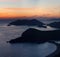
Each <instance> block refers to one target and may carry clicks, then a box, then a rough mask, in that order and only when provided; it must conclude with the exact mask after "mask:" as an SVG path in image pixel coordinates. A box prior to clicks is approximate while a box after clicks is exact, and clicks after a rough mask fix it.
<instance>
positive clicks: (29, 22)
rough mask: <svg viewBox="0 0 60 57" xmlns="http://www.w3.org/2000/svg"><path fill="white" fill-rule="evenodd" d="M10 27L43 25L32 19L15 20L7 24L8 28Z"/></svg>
mask: <svg viewBox="0 0 60 57" xmlns="http://www.w3.org/2000/svg"><path fill="white" fill-rule="evenodd" d="M11 25H15V26H38V27H44V25H45V24H44V23H42V22H40V21H38V20H36V19H32V20H27V19H23V20H15V21H13V22H11V23H9V24H8V26H11Z"/></svg>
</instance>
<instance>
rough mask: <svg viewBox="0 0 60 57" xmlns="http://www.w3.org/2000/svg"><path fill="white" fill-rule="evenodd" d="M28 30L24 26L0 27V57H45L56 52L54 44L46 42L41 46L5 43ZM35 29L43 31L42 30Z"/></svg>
mask: <svg viewBox="0 0 60 57" xmlns="http://www.w3.org/2000/svg"><path fill="white" fill-rule="evenodd" d="M0 25H1V24H0ZM28 28H29V27H25V26H24V27H23V26H20V27H17V26H10V27H8V26H6V25H2V26H0V57H45V56H47V55H49V54H51V53H52V52H54V51H55V50H56V48H57V47H56V46H55V45H54V44H51V43H48V42H46V43H42V44H28V43H24V44H22V43H20V44H9V43H6V41H9V40H10V39H15V38H17V37H20V36H21V34H22V33H23V32H24V31H25V30H26V29H28ZM34 28H36V27H34ZM36 29H41V30H44V28H36ZM48 29H53V28H48ZM45 30H46V29H45Z"/></svg>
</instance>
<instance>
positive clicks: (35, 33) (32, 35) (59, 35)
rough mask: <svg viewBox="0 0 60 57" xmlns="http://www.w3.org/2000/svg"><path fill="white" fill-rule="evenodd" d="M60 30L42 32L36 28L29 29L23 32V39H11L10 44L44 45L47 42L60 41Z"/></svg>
mask: <svg viewBox="0 0 60 57" xmlns="http://www.w3.org/2000/svg"><path fill="white" fill-rule="evenodd" d="M59 40H60V30H53V31H40V30H37V29H34V28H29V29H27V30H26V31H24V32H23V34H22V36H21V37H18V38H16V39H11V40H10V41H9V43H24V42H26V43H41V42H42V43H43V42H47V41H59Z"/></svg>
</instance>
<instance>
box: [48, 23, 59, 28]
mask: <svg viewBox="0 0 60 57" xmlns="http://www.w3.org/2000/svg"><path fill="white" fill-rule="evenodd" d="M48 25H49V26H51V27H54V28H60V22H53V23H50V24H48Z"/></svg>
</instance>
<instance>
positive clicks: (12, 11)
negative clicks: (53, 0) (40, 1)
mask: <svg viewBox="0 0 60 57" xmlns="http://www.w3.org/2000/svg"><path fill="white" fill-rule="evenodd" d="M24 16H26V17H32V16H38V17H39V16H42V17H60V11H59V10H58V9H57V10H56V9H45V8H0V17H4V18H5V17H24Z"/></svg>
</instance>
